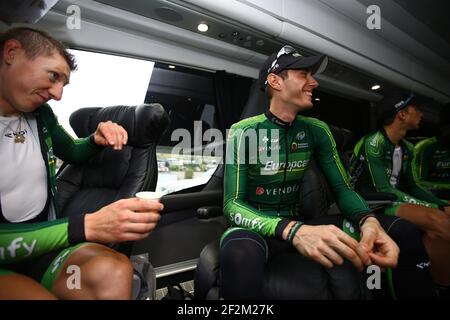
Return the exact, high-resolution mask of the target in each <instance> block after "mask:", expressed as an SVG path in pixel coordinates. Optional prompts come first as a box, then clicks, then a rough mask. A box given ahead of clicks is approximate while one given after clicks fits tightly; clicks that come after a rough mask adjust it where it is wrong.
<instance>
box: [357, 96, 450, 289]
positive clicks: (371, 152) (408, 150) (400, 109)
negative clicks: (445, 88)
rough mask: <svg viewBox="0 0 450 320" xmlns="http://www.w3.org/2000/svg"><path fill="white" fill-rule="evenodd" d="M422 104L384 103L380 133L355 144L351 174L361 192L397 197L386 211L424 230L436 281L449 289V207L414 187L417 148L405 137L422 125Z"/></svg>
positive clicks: (399, 99) (403, 99) (407, 100)
mask: <svg viewBox="0 0 450 320" xmlns="http://www.w3.org/2000/svg"><path fill="white" fill-rule="evenodd" d="M420 104H421V102H420V100H419V98H418V97H417V96H416V95H414V94H406V95H401V94H400V95H396V94H393V95H390V96H387V97H386V98H385V99H384V100H383V101H381V102H380V103H379V105H378V108H377V113H378V120H379V121H380V125H381V129H380V130H379V131H377V132H375V133H373V134H369V135H367V136H365V137H363V138H362V139H361V140H360V141H359V142H358V143H357V145H356V146H355V149H354V153H353V156H352V160H351V165H350V166H351V168H350V173H351V179H352V183H353V185H354V186H355V188H356V190H357V191H359V192H372V191H376V192H389V193H392V194H394V195H395V196H396V197H397V200H396V202H394V203H393V204H392V205H390V206H388V207H387V208H385V209H384V213H385V214H386V215H390V216H396V217H401V218H404V219H406V220H408V221H410V222H412V223H414V224H415V225H416V226H418V227H419V228H420V229H421V230H422V231H423V232H424V235H423V242H424V245H425V247H426V249H427V252H428V255H429V257H430V260H431V263H432V267H431V271H432V275H433V280H434V282H435V283H436V284H438V285H440V286H443V287H444V288H445V287H448V286H449V285H450V206H449V204H448V202H447V201H444V200H441V199H439V198H437V197H436V196H434V195H433V194H432V193H431V192H429V191H427V190H425V189H423V188H422V187H420V186H419V185H418V184H417V183H416V181H415V179H414V175H413V169H412V163H413V158H414V152H413V145H412V144H411V143H409V142H408V141H406V139H404V138H405V136H406V133H407V132H408V131H409V130H413V129H417V128H418V127H419V124H420V121H421V119H422V115H423V113H422V112H421V111H420Z"/></svg>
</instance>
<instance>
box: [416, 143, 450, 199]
mask: <svg viewBox="0 0 450 320" xmlns="http://www.w3.org/2000/svg"><path fill="white" fill-rule="evenodd" d="M414 151H415V153H416V155H415V161H414V173H415V174H416V179H417V182H418V184H419V185H420V186H422V187H423V188H425V189H428V190H447V191H450V146H449V145H447V144H444V143H443V142H442V141H439V140H438V139H437V138H436V137H433V138H429V139H425V140H422V141H420V142H419V143H418V144H417V145H416V146H415V148H414Z"/></svg>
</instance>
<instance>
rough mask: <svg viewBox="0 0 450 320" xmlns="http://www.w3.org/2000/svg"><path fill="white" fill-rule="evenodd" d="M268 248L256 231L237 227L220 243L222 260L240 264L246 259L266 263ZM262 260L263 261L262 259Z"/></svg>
mask: <svg viewBox="0 0 450 320" xmlns="http://www.w3.org/2000/svg"><path fill="white" fill-rule="evenodd" d="M266 254H267V248H266V243H265V241H264V240H263V239H262V238H261V236H260V235H258V234H256V233H255V232H252V231H248V230H243V229H235V230H232V231H231V232H230V233H228V234H227V235H225V236H224V237H223V239H222V241H221V244H220V259H221V262H225V261H224V260H226V262H227V263H231V262H234V263H236V264H238V265H241V263H243V262H245V261H252V260H255V259H256V260H258V263H260V262H262V263H264V262H265V260H266ZM261 260H262V261H261Z"/></svg>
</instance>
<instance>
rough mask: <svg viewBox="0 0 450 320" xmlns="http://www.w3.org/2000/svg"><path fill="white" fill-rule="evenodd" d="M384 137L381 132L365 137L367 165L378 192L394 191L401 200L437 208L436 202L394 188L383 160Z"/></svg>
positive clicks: (365, 159)
mask: <svg viewBox="0 0 450 320" xmlns="http://www.w3.org/2000/svg"><path fill="white" fill-rule="evenodd" d="M384 143H385V141H384V138H383V136H382V134H381V133H379V134H376V135H374V136H372V137H371V138H368V139H365V142H364V146H362V147H363V148H364V149H363V152H364V161H365V166H366V167H367V170H368V172H369V176H370V180H371V181H372V185H373V186H374V188H375V190H376V191H377V192H388V193H392V194H394V195H395V196H396V197H397V200H398V201H399V202H405V203H413V204H420V205H423V206H427V207H433V208H437V207H438V206H437V205H436V204H432V203H428V202H426V201H423V200H419V199H417V198H414V197H413V196H411V195H409V194H407V193H405V192H403V191H400V190H399V189H397V188H394V187H393V186H392V185H391V184H390V182H389V175H388V174H387V172H386V170H387V168H386V166H385V164H384V162H383V154H384Z"/></svg>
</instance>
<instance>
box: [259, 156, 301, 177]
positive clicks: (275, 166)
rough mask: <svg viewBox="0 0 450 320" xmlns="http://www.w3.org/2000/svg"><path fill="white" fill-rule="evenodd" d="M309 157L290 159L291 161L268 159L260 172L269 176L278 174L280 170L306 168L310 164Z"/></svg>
mask: <svg viewBox="0 0 450 320" xmlns="http://www.w3.org/2000/svg"><path fill="white" fill-rule="evenodd" d="M308 163H309V159H306V160H299V161H292V162H291V161H290V162H287V163H286V162H281V163H280V162H274V161H267V162H266V164H265V166H264V167H262V168H261V172H260V174H261V175H262V176H268V175H272V174H277V173H278V171H279V170H284V169H286V171H292V170H294V169H300V168H306V167H307V166H308Z"/></svg>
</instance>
